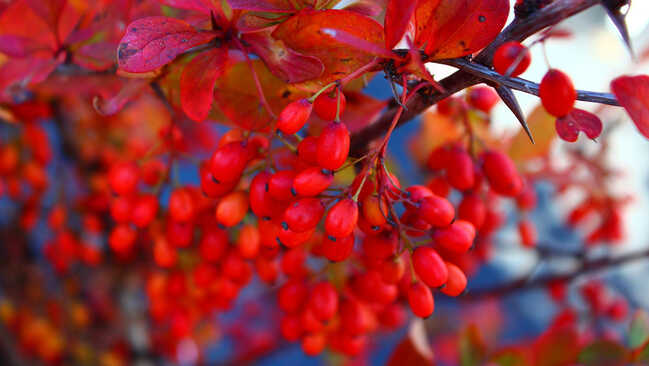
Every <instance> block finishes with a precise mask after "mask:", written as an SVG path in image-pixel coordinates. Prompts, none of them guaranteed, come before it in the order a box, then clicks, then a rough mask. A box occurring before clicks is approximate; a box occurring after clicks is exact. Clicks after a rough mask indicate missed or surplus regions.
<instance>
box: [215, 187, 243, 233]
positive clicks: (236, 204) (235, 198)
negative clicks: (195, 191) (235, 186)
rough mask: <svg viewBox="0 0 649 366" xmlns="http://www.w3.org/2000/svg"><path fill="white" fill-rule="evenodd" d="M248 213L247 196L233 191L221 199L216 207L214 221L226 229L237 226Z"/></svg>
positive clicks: (241, 192)
mask: <svg viewBox="0 0 649 366" xmlns="http://www.w3.org/2000/svg"><path fill="white" fill-rule="evenodd" d="M247 212H248V195H247V194H246V193H245V192H243V191H235V192H232V193H230V194H228V195H227V196H225V197H223V198H221V201H219V204H218V205H217V206H216V221H217V222H218V223H219V224H221V225H223V226H226V227H232V226H235V225H237V224H238V223H240V222H241V220H243V218H244V216H246V213H247Z"/></svg>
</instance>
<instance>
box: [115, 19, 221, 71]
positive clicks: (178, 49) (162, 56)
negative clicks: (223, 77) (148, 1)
mask: <svg viewBox="0 0 649 366" xmlns="http://www.w3.org/2000/svg"><path fill="white" fill-rule="evenodd" d="M215 36H216V34H215V33H212V32H198V31H196V30H195V29H194V28H192V26H190V25H189V24H187V23H185V22H183V21H182V20H178V19H174V18H168V17H148V18H142V19H138V20H136V21H134V22H133V23H131V24H130V25H129V26H128V28H127V29H126V35H124V37H123V38H122V40H121V41H120V44H119V47H118V49H117V61H118V63H119V67H120V68H121V69H122V70H124V71H128V72H147V71H151V70H154V69H157V68H158V67H160V66H162V65H165V64H168V63H169V62H171V61H172V60H173V59H174V58H176V56H178V55H179V54H181V53H183V52H185V51H187V50H188V49H190V48H193V47H196V46H198V45H200V44H203V43H207V42H209V41H210V40H211V39H212V38H214V37H215Z"/></svg>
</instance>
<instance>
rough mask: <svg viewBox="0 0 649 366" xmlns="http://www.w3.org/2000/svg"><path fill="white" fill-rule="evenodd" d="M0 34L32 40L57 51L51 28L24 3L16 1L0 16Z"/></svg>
mask: <svg viewBox="0 0 649 366" xmlns="http://www.w3.org/2000/svg"><path fill="white" fill-rule="evenodd" d="M0 34H5V35H13V36H21V37H24V38H28V39H32V40H34V41H35V42H37V43H39V44H41V45H42V47H43V48H49V49H52V50H54V49H56V39H55V37H54V33H52V31H51V29H50V28H49V26H48V25H47V24H46V23H45V22H44V21H43V19H41V17H39V16H38V15H37V14H36V13H34V11H32V9H31V8H30V7H29V6H28V5H27V4H26V3H25V2H24V1H16V2H14V3H12V4H11V5H10V6H9V7H8V8H7V9H5V10H4V12H2V13H1V14H0Z"/></svg>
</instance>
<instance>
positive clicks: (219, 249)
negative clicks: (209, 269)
mask: <svg viewBox="0 0 649 366" xmlns="http://www.w3.org/2000/svg"><path fill="white" fill-rule="evenodd" d="M229 245H230V244H229V240H228V234H227V233H226V232H225V231H224V230H221V229H219V228H216V227H214V228H210V229H207V230H205V231H203V236H202V238H201V241H200V242H199V244H198V251H199V253H200V255H201V258H202V259H203V260H204V261H207V262H210V263H216V262H218V261H219V260H221V258H222V257H223V255H225V252H226V250H227V249H228V246H229Z"/></svg>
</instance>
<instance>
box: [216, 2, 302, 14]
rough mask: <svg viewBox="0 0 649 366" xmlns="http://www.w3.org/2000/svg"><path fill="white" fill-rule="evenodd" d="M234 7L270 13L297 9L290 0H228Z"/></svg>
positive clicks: (289, 11) (288, 11)
mask: <svg viewBox="0 0 649 366" xmlns="http://www.w3.org/2000/svg"><path fill="white" fill-rule="evenodd" d="M227 2H228V3H229V4H230V6H231V7H232V9H236V10H249V11H263V12H268V13H291V12H294V11H296V10H298V9H295V8H294V7H293V5H292V4H291V2H290V1H289V0H273V1H269V0H227Z"/></svg>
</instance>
